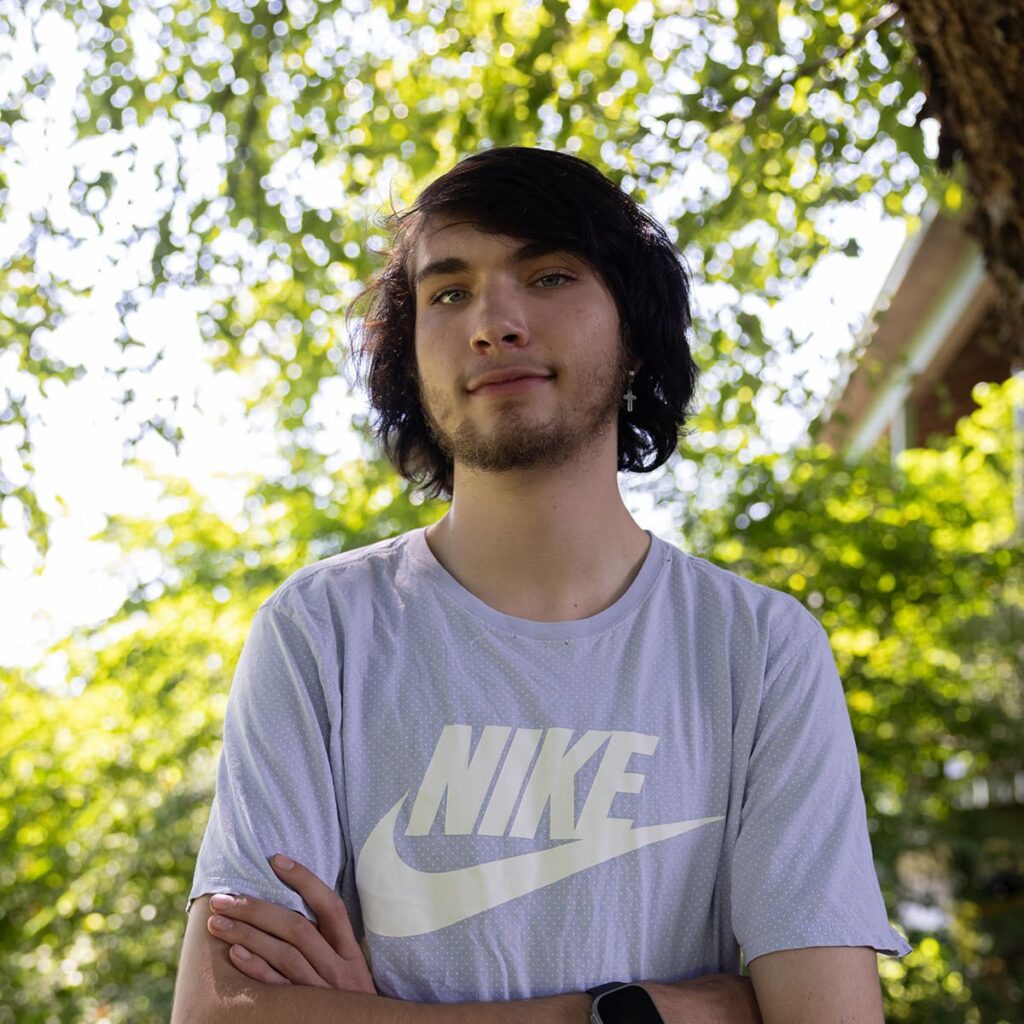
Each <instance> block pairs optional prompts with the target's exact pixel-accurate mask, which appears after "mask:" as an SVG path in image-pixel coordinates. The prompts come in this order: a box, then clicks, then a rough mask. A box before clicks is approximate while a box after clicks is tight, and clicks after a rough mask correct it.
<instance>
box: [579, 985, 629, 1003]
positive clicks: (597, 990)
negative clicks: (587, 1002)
mask: <svg viewBox="0 0 1024 1024" xmlns="http://www.w3.org/2000/svg"><path fill="white" fill-rule="evenodd" d="M626 984H628V982H625V981H606V982H605V983H604V984H603V985H595V986H594V988H588V989H587V995H589V996H593V997H594V998H595V999H596V998H597V997H598V996H601V995H604V993H605V992H611V990H612V989H613V988H622V986H623V985H626Z"/></svg>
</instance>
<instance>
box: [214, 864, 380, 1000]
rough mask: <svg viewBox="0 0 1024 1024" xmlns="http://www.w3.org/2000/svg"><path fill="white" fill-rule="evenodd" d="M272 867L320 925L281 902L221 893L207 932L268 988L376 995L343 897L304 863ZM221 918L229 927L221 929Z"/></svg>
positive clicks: (217, 898)
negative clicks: (226, 945)
mask: <svg viewBox="0 0 1024 1024" xmlns="http://www.w3.org/2000/svg"><path fill="white" fill-rule="evenodd" d="M270 865H271V867H272V868H273V869H274V872H275V873H276V874H277V876H278V877H279V878H280V879H281V881H283V882H284V883H285V884H286V885H287V886H289V887H290V888H292V889H294V890H295V891H296V892H297V893H298V894H299V895H300V896H301V897H302V898H303V899H304V900H305V901H306V903H307V904H308V905H309V907H310V908H311V909H312V911H313V913H314V914H315V915H316V919H317V924H315V925H314V924H313V923H312V922H311V921H310V920H309V919H308V918H307V917H305V916H304V915H303V914H300V913H298V912H297V911H294V910H289V909H288V908H287V907H281V906H278V904H276V903H268V902H266V901H264V900H258V899H255V898H254V897H252V896H236V897H231V896H222V895H221V894H219V893H218V894H216V895H214V896H212V897H211V898H210V907H211V909H212V910H214V911H215V915H214V916H211V917H210V920H209V921H208V922H207V927H208V928H209V930H210V934H211V935H213V936H214V938H217V939H220V940H221V941H222V942H230V943H233V945H232V946H231V949H230V951H229V955H230V957H231V962H232V964H234V966H235V967H237V968H238V970H240V971H241V972H242V973H243V974H245V975H247V976H248V977H250V978H253V979H254V980H255V981H262V982H265V983H266V984H269V985H310V986H313V987H315V988H333V989H337V990H338V991H341V992H365V993H368V994H370V995H377V989H376V988H375V987H374V984H373V978H372V977H371V975H370V968H369V967H368V966H367V964H366V958H365V957H364V956H363V951H362V949H361V948H360V946H359V943H358V942H356V938H355V934H354V933H353V931H352V925H351V923H350V922H349V919H348V911H346V909H345V904H344V903H343V902H342V900H341V897H340V896H338V894H337V893H336V892H335V891H334V890H333V889H331V888H330V887H329V886H327V885H325V884H324V883H323V882H322V881H320V879H319V878H317V876H316V875H315V874H313V872H312V871H310V870H309V868H306V867H303V866H302V865H301V864H296V863H294V862H292V866H291V867H290V868H285V867H282V866H281V865H280V864H278V863H277V858H276V857H275V858H271V860H270ZM216 915H220V919H221V920H223V919H226V920H227V921H228V922H229V926H228V927H226V928H225V927H218V926H217V922H218V917H217V916H216ZM240 951H241V952H240ZM243 952H248V953H249V954H250V955H249V957H248V958H246V957H244V956H243V955H242V954H243Z"/></svg>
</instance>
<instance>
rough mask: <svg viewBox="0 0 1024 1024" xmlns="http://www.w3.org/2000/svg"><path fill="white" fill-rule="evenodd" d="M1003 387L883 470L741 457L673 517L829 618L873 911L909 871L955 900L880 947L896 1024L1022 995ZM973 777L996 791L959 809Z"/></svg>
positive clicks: (984, 392)
mask: <svg viewBox="0 0 1024 1024" xmlns="http://www.w3.org/2000/svg"><path fill="white" fill-rule="evenodd" d="M1013 393H1016V401H1017V404H1018V407H1019V406H1020V405H1021V403H1022V402H1024V381H1020V380H1017V379H1011V380H1010V381H1008V382H1007V383H1006V384H1005V385H1003V386H1002V387H992V386H989V385H978V386H977V387H976V389H975V392H974V394H975V396H976V398H978V399H979V400H980V401H981V403H982V404H981V408H980V409H978V411H976V412H975V413H974V415H972V416H971V417H969V418H965V419H962V420H961V421H960V422H959V423H958V425H957V433H956V437H955V438H953V439H950V441H949V442H948V443H947V444H945V445H944V446H942V447H940V448H936V449H911V450H909V451H905V452H901V453H900V455H899V456H898V460H897V467H896V468H895V469H894V468H893V466H892V464H891V461H890V460H889V458H888V453H887V452H886V451H885V449H884V446H883V448H882V449H881V450H880V451H877V452H875V453H874V454H872V455H871V456H870V457H866V458H864V459H862V460H861V461H859V462H858V463H857V464H856V465H848V464H846V463H845V462H844V461H843V460H842V459H841V458H839V457H837V456H836V454H835V453H834V452H832V451H831V450H830V449H829V448H828V447H827V446H818V447H815V448H813V449H811V450H807V451H802V452H797V453H794V454H793V455H791V456H787V457H785V458H783V457H766V458H761V459H757V460H755V461H753V462H752V463H751V464H750V466H749V467H747V469H746V470H745V471H744V472H743V473H742V474H741V477H740V480H739V483H738V486H737V488H736V490H735V491H734V492H733V493H732V495H731V496H730V499H729V500H728V501H727V502H726V503H725V504H724V505H723V506H722V507H721V508H720V509H718V510H716V511H715V512H713V513H708V514H705V515H703V516H702V517H701V518H700V519H699V520H692V521H688V522H686V523H685V525H684V528H683V532H684V534H685V535H686V536H687V537H688V539H689V542H690V544H691V546H692V547H693V548H694V549H696V550H697V551H701V552H706V553H707V557H709V558H711V559H712V560H713V561H716V562H718V563H719V564H722V565H725V566H726V567H728V568H729V569H731V570H733V571H735V572H737V573H739V574H740V575H741V576H745V577H747V578H750V579H754V580H757V581H758V582H761V583H765V584H767V585H768V586H771V587H774V588H776V589H778V590H783V591H786V592H788V593H790V594H792V595H793V596H794V597H796V598H798V599H799V600H800V601H802V602H803V603H804V604H805V605H806V606H807V607H808V608H810V609H811V610H812V611H813V612H814V613H815V615H816V616H817V617H818V619H819V621H820V622H821V623H822V625H823V626H824V627H825V629H826V630H827V632H828V634H829V636H830V639H831V642H832V647H833V651H834V653H835V657H836V663H837V666H838V668H839V673H840V676H841V678H842V679H843V682H844V685H845V688H846V698H847V704H848V706H849V710H850V716H851V720H852V723H853V727H854V731H855V733H856V736H857V746H858V750H859V751H860V758H861V771H862V777H863V784H864V790H865V795H866V799H867V804H868V814H869V824H870V827H871V830H872V844H873V848H874V852H875V856H876V859H877V862H878V869H879V877H880V880H881V882H882V886H883V890H884V891H885V894H886V897H887V899H886V902H887V905H888V906H889V907H890V909H891V910H892V909H894V908H896V907H897V906H898V905H902V904H904V903H905V902H907V901H914V902H918V903H926V904H927V903H932V902H933V901H934V895H933V894H931V893H922V892H921V891H920V882H921V874H922V871H928V872H933V873H938V874H939V875H940V876H941V875H945V876H947V884H948V883H949V882H952V883H954V884H953V889H954V891H956V892H958V893H959V895H960V897H961V898H960V900H959V901H956V900H953V901H952V902H951V903H950V901H949V900H948V899H947V901H946V902H947V904H948V905H947V906H945V907H943V908H942V909H944V910H946V911H947V912H949V913H951V914H952V915H953V920H952V922H951V924H950V926H949V927H948V928H947V929H945V930H942V931H939V932H936V933H935V934H933V935H925V934H922V933H918V934H915V935H912V941H913V940H914V939H916V940H919V941H917V947H916V950H915V953H914V954H913V955H912V956H910V957H907V958H906V959H905V960H903V961H890V962H883V964H882V970H883V972H884V977H885V980H886V990H887V993H888V1000H887V1002H888V1017H887V1019H890V1020H894V1021H896V1020H899V1021H902V1020H921V1021H925V1020H928V1021H963V1020H969V1021H970V1020H978V1021H981V1020H984V1021H994V1020H1000V1019H1003V1018H1004V1017H1005V1019H1007V1020H1012V1019H1019V1014H1020V1006H1021V1003H1022V1002H1024V993H1022V992H1021V988H1020V984H1019V979H1020V978H1021V977H1022V975H1024V961H1022V953H1021V950H1022V949H1024V941H1022V940H1024V929H1022V927H1021V924H1020V921H1021V920H1022V918H1021V915H1020V910H1021V908H1022V897H1024V887H1022V885H1021V882H1022V880H1024V858H1022V857H1021V855H1020V850H1021V849H1022V846H1021V839H1022V837H1024V828H1022V825H1024V822H1022V821H1021V819H1020V810H1019V808H1020V805H1019V804H1013V803H1012V784H1013V780H1014V779H1015V777H1017V776H1019V773H1020V772H1021V771H1022V769H1024V763H1022V757H1021V746H1020V722H1021V720H1022V717H1024V714H1022V712H1024V708H1022V702H1024V690H1022V678H1021V668H1020V666H1021V665H1022V664H1024V572H1022V568H1024V532H1022V531H1021V530H1020V528H1019V527H1018V525H1017V520H1016V518H1015V514H1014V500H1015V498H1016V500H1017V501H1020V500H1021V491H1022V488H1024V458H1022V456H1024V438H1021V436H1020V432H1019V428H1018V430H1017V431H1016V432H1015V430H1014V427H1013V419H1012V412H1013V411H1012V401H1011V399H1012V395H1013ZM979 782H980V783H982V784H984V786H985V788H986V790H988V789H991V791H992V800H993V804H998V803H1000V802H1001V801H1002V802H1004V803H1006V805H1007V806H1006V807H1005V808H1004V809H1002V810H998V809H996V808H995V807H993V808H986V805H985V804H982V806H980V807H978V806H973V804H972V800H973V798H972V793H973V791H974V787H975V785H976V783H979ZM1004 792H1005V795H1004ZM1014 851H1016V852H1014ZM911 865H913V867H914V870H913V871H911V870H910V868H911ZM901 867H902V869H903V870H901ZM1000 879H1002V882H1001V883H1000ZM1014 879H1016V882H1014V881H1013V880H1014ZM1014 885H1015V886H1016V890H1014V888H1013V886H1014ZM1014 908H1016V914H1014V913H1013V910H1014Z"/></svg>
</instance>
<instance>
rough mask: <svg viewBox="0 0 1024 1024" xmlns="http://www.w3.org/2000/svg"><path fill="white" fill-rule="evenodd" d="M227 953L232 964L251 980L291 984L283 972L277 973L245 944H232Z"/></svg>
mask: <svg viewBox="0 0 1024 1024" xmlns="http://www.w3.org/2000/svg"><path fill="white" fill-rule="evenodd" d="M228 955H229V956H230V957H231V962H232V964H234V965H235V967H236V968H237V969H238V970H240V971H241V972H242V973H243V974H244V975H246V977H249V978H252V979H253V981H262V982H263V983H264V984H265V985H290V984H291V982H290V981H289V980H288V979H287V978H286V977H285V976H284V975H283V974H278V973H277V971H275V970H274V968H273V967H271V966H270V964H268V963H267V961H266V960H264V959H263V957H261V956H256V954H255V953H250V952H249V950H247V949H246V948H245V946H232V947H231V948H230V949H229V950H228Z"/></svg>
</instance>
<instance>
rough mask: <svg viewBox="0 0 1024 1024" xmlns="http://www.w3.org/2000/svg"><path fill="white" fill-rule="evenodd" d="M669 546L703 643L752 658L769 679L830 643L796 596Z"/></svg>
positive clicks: (683, 603) (684, 604)
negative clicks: (812, 648)
mask: <svg viewBox="0 0 1024 1024" xmlns="http://www.w3.org/2000/svg"><path fill="white" fill-rule="evenodd" d="M669 547H670V548H671V549H672V552H673V554H672V558H671V560H672V576H673V579H674V581H675V586H676V589H677V593H678V595H679V597H678V598H677V601H678V603H679V606H680V611H681V612H682V613H683V614H686V615H687V617H688V618H689V619H690V621H692V622H693V623H694V625H695V627H696V630H697V634H698V636H700V637H701V638H702V639H703V640H704V641H705V642H715V641H717V642H721V643H724V644H726V645H727V646H728V647H729V648H730V650H731V651H733V652H734V653H735V654H736V655H738V656H740V657H751V658H753V659H754V661H755V662H756V663H758V664H759V666H760V668H761V671H762V672H763V673H764V677H765V678H770V677H771V676H772V675H773V674H775V673H776V672H777V671H778V670H779V669H780V668H782V667H783V665H784V664H785V662H786V661H788V660H789V659H790V658H791V657H792V656H793V655H794V654H795V653H796V652H798V651H799V650H801V649H802V648H804V647H806V645H807V644H808V643H809V642H811V641H816V642H818V643H819V644H820V643H824V644H826V645H827V644H828V638H827V635H826V633H825V630H824V628H823V627H822V625H821V623H820V622H819V621H818V620H817V618H816V617H815V616H814V614H813V613H812V612H811V611H810V610H809V609H808V608H806V607H805V606H804V605H803V604H801V602H800V601H799V600H797V598H795V597H794V596H793V595H792V594H788V593H786V592H785V591H782V590H776V589H775V588H774V587H769V586H766V585H765V584H763V583H756V582H755V581H754V580H751V579H748V578H747V577H745V576H741V575H740V574H739V573H736V572H733V571H732V570H731V569H726V568H724V567H722V566H720V565H716V564H714V563H713V562H710V561H708V560H707V559H706V558H701V557H700V556H698V555H692V554H688V553H686V552H684V551H682V550H681V549H680V548H678V547H676V546H675V545H672V544H670V545H669Z"/></svg>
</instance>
